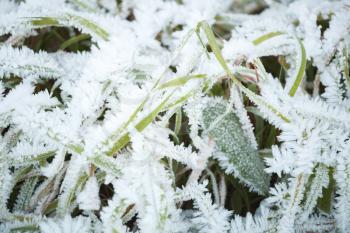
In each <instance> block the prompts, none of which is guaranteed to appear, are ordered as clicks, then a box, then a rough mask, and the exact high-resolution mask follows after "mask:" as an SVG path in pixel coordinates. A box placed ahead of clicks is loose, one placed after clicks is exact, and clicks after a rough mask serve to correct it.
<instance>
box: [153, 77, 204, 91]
mask: <svg viewBox="0 0 350 233" xmlns="http://www.w3.org/2000/svg"><path fill="white" fill-rule="evenodd" d="M205 77H206V75H205V74H196V75H187V76H182V77H179V78H175V79H172V80H170V81H168V82H165V83H163V84H161V85H160V86H159V88H158V89H164V88H168V87H177V86H183V85H185V84H186V83H187V82H188V81H190V80H191V79H202V78H205Z"/></svg>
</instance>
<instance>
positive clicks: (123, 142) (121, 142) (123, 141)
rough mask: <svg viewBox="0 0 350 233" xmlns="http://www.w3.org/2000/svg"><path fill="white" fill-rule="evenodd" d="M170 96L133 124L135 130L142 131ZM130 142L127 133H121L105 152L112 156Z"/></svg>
mask: <svg viewBox="0 0 350 233" xmlns="http://www.w3.org/2000/svg"><path fill="white" fill-rule="evenodd" d="M171 96H172V93H171V94H170V95H168V96H167V97H166V98H165V99H164V100H163V101H162V102H161V103H160V104H159V105H158V106H157V107H156V108H155V109H154V110H153V111H152V112H150V113H149V114H148V115H147V116H146V117H145V118H143V119H142V120H141V121H140V122H139V123H137V124H136V125H135V128H136V130H137V131H139V132H142V131H143V130H144V129H145V128H146V127H147V126H148V125H149V124H150V123H151V122H152V121H153V120H154V119H155V118H156V116H157V115H158V114H159V112H161V111H162V110H163V108H164V107H165V105H166V104H167V102H168V100H169V99H170V97H171ZM129 142H130V136H129V133H125V134H123V135H122V136H121V137H120V138H119V140H118V141H117V142H116V143H115V144H114V145H113V147H112V149H110V150H109V151H108V152H107V153H106V154H107V155H108V156H112V155H114V154H115V153H117V152H118V151H119V150H120V149H122V148H123V147H124V146H126V145H127V144H128V143H129Z"/></svg>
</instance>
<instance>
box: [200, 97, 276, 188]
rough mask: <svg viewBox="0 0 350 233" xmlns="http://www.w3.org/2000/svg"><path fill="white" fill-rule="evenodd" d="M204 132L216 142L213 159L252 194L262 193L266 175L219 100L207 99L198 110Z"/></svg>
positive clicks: (229, 110)
mask: <svg viewBox="0 0 350 233" xmlns="http://www.w3.org/2000/svg"><path fill="white" fill-rule="evenodd" d="M202 120H203V128H204V133H205V134H207V135H208V136H209V137H210V138H212V139H213V140H214V141H215V143H216V151H215V152H214V156H215V157H216V158H217V159H218V160H219V164H220V166H221V167H223V168H225V169H226V172H227V173H232V174H233V175H234V176H236V177H238V178H239V179H240V180H241V181H242V182H243V183H244V184H246V185H248V186H249V187H250V188H251V189H252V190H253V191H256V192H258V193H260V194H266V193H267V192H268V187H269V176H268V175H267V174H266V173H265V172H264V168H265V167H264V164H263V161H262V160H261V159H260V157H259V154H258V151H257V150H256V148H254V146H253V145H252V144H251V143H250V140H249V138H248V136H247V135H246V134H245V132H244V130H243V129H242V124H241V122H240V120H239V118H238V117H237V116H236V114H235V113H234V112H233V109H232V108H231V107H230V106H229V105H228V104H227V103H225V102H224V101H223V100H220V99H210V100H209V101H208V102H207V104H206V106H205V107H204V109H203V111H202Z"/></svg>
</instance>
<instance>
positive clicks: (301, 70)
mask: <svg viewBox="0 0 350 233" xmlns="http://www.w3.org/2000/svg"><path fill="white" fill-rule="evenodd" d="M298 42H299V47H300V53H301V58H300V66H299V69H298V73H297V75H296V77H295V80H294V83H293V85H292V87H291V89H290V91H289V95H290V96H294V95H295V93H296V91H297V90H298V87H299V86H300V83H301V81H302V80H303V77H304V73H305V68H306V51H305V47H304V45H303V43H302V42H301V40H298Z"/></svg>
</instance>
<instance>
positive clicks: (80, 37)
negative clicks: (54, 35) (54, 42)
mask: <svg viewBox="0 0 350 233" xmlns="http://www.w3.org/2000/svg"><path fill="white" fill-rule="evenodd" d="M89 38H90V35H88V34H80V35H77V36H74V37H72V38H70V39H68V40H66V41H65V42H64V43H63V44H61V46H60V50H64V49H66V48H68V47H70V46H71V45H73V44H75V43H78V42H79V41H82V40H86V39H89Z"/></svg>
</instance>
